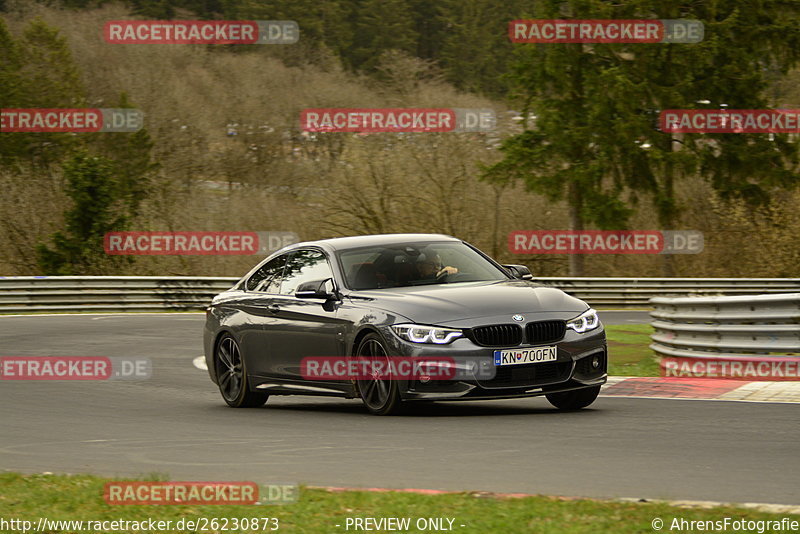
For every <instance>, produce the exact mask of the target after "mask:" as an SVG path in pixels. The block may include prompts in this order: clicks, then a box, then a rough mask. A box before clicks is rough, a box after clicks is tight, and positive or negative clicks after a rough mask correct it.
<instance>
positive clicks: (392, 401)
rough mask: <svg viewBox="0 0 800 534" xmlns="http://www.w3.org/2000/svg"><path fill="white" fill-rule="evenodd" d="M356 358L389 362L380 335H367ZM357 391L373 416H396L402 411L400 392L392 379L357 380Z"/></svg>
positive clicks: (359, 345)
mask: <svg viewBox="0 0 800 534" xmlns="http://www.w3.org/2000/svg"><path fill="white" fill-rule="evenodd" d="M356 357H357V358H364V359H367V360H379V361H384V360H386V361H388V355H387V353H386V348H385V347H384V345H383V339H381V337H380V336H379V335H378V334H367V335H366V336H364V338H363V339H362V340H361V342H360V343H359V344H358V348H357V349H356ZM356 389H357V390H358V394H359V396H360V397H361V400H362V402H363V403H364V406H366V407H367V410H369V412H370V413H371V414H373V415H394V414H396V413H397V412H398V411H399V410H400V405H401V399H400V390H399V389H398V388H397V380H394V379H392V377H387V379H382V378H380V377H375V378H373V379H371V380H356Z"/></svg>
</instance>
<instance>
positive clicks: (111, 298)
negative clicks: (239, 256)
mask: <svg viewBox="0 0 800 534" xmlns="http://www.w3.org/2000/svg"><path fill="white" fill-rule="evenodd" d="M237 280H238V278H216V277H185V276H168V277H161V276H15V277H3V278H0V312H2V313H19V312H64V311H97V312H114V311H144V312H146V311H189V310H192V311H194V310H199V309H203V308H204V307H205V306H207V305H208V303H209V302H210V301H211V298H212V297H213V296H214V295H216V294H217V293H219V292H221V291H225V290H226V289H228V288H230V287H231V286H233V284H234V283H236V281H237Z"/></svg>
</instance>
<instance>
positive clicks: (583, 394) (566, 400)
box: [546, 386, 600, 412]
mask: <svg viewBox="0 0 800 534" xmlns="http://www.w3.org/2000/svg"><path fill="white" fill-rule="evenodd" d="M599 394H600V386H595V387H591V388H583V389H576V390H574V391H562V392H561V393H550V394H549V395H546V397H547V400H548V401H550V404H552V405H553V406H555V407H556V408H558V409H559V410H561V411H564V412H572V411H575V410H580V409H581V408H586V407H587V406H589V405H590V404H591V403H593V402H594V400H595V399H596V398H597V395H599Z"/></svg>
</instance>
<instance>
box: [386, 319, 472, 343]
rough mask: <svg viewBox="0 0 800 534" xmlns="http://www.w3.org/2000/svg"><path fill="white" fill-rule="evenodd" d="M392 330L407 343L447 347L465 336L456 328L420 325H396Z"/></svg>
mask: <svg viewBox="0 0 800 534" xmlns="http://www.w3.org/2000/svg"><path fill="white" fill-rule="evenodd" d="M392 330H394V333H395V334H397V335H398V336H400V337H401V338H402V339H405V340H406V341H411V342H412V343H435V344H437V345H445V344H447V343H450V342H451V341H453V340H454V339H457V338H459V337H461V336H462V335H463V332H462V331H461V330H457V329H455V328H441V327H439V326H423V325H418V324H396V325H393V326H392Z"/></svg>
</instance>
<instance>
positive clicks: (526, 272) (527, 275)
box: [503, 264, 533, 280]
mask: <svg viewBox="0 0 800 534" xmlns="http://www.w3.org/2000/svg"><path fill="white" fill-rule="evenodd" d="M503 267H505V269H506V270H507V271H508V272H509V274H510V275H511V276H513V277H514V278H518V279H520V280H533V275H532V274H531V270H530V269H528V268H527V267H526V266H524V265H515V264H509V265H503Z"/></svg>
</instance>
